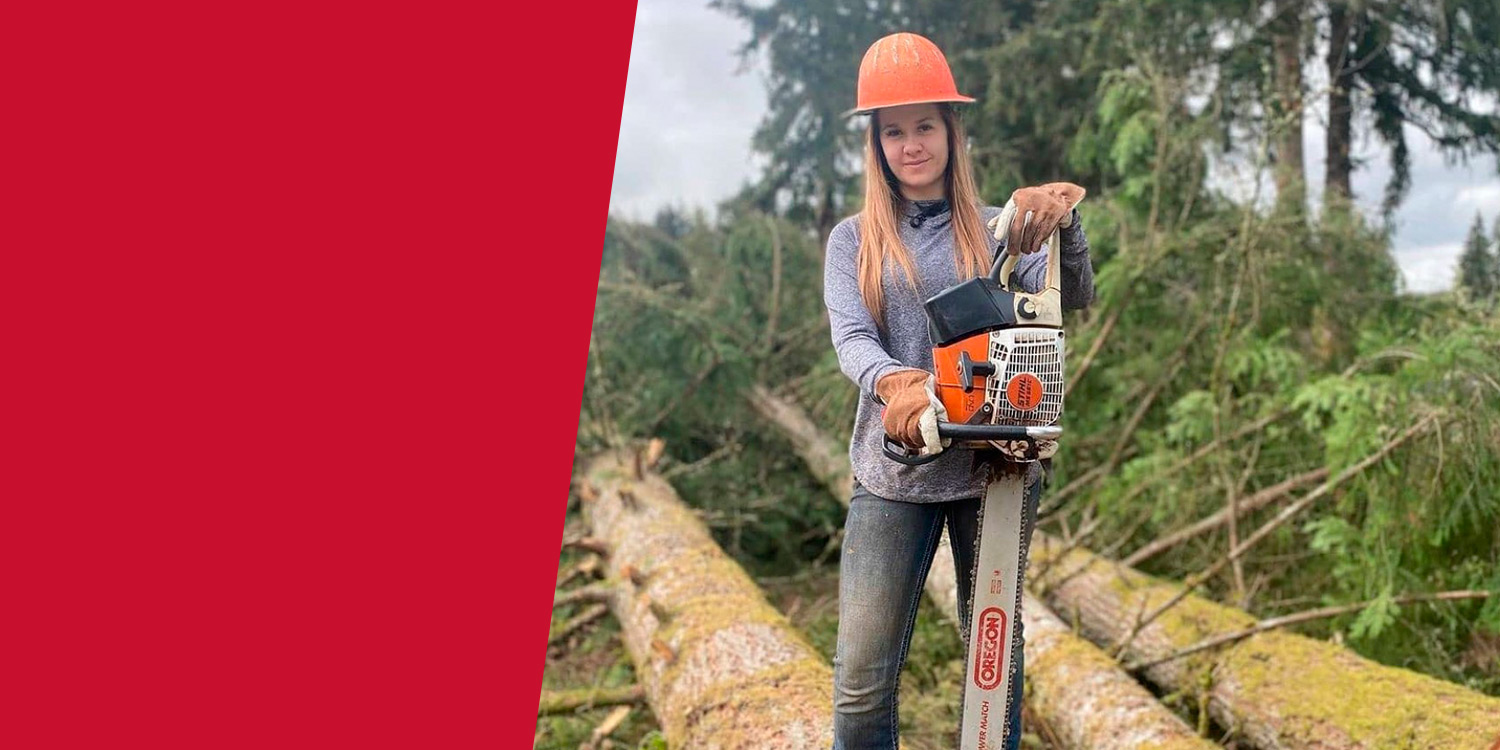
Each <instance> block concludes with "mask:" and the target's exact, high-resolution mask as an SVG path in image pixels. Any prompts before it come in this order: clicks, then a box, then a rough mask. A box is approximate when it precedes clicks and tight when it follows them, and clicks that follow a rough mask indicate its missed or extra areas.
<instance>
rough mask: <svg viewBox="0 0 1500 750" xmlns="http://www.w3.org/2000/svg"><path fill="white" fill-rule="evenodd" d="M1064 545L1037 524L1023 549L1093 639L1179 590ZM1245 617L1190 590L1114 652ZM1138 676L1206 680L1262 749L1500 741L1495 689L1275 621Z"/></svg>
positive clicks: (1141, 657)
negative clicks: (1400, 665) (1275, 625)
mask: <svg viewBox="0 0 1500 750" xmlns="http://www.w3.org/2000/svg"><path fill="white" fill-rule="evenodd" d="M1063 550H1064V547H1063V545H1062V543H1061V542H1059V541H1058V540H1056V539H1054V538H1051V537H1048V536H1047V535H1045V534H1041V533H1038V534H1037V535H1036V537H1035V539H1034V541H1033V544H1032V548H1031V554H1032V559H1033V560H1046V561H1048V562H1049V566H1048V568H1047V576H1046V578H1047V580H1046V581H1042V582H1040V583H1041V584H1042V585H1044V586H1048V588H1047V591H1046V595H1045V599H1046V601H1047V603H1048V604H1050V605H1052V607H1053V608H1054V609H1056V610H1057V611H1058V612H1059V613H1061V614H1062V615H1063V616H1064V617H1069V618H1071V619H1073V620H1074V621H1076V622H1077V623H1078V625H1079V628H1080V631H1081V633H1082V634H1083V635H1084V637H1086V638H1088V639H1089V640H1090V641H1093V642H1094V643H1098V644H1113V643H1115V642H1117V641H1119V640H1120V639H1122V638H1123V637H1124V636H1125V635H1126V634H1127V633H1128V632H1129V630H1130V629H1131V628H1132V626H1133V624H1134V622H1135V618H1136V617H1138V616H1139V614H1140V613H1142V612H1147V611H1151V610H1152V609H1154V608H1156V607H1157V606H1159V605H1161V604H1162V603H1163V602H1165V601H1167V600H1168V599H1170V598H1172V597H1173V596H1174V595H1175V594H1177V593H1178V592H1179V591H1180V590H1181V587H1180V586H1177V585H1175V584H1171V583H1167V582H1164V581H1159V580H1156V579H1153V578H1151V577H1149V576H1146V575H1145V574H1142V573H1140V572H1138V571H1136V570H1134V569H1131V568H1128V567H1125V566H1123V565H1121V564H1119V563H1117V562H1113V561H1109V560H1105V559H1104V558H1101V557H1098V556H1096V555H1094V554H1093V553H1091V552H1088V551H1087V550H1081V549H1073V550H1071V551H1067V552H1066V553H1064V551H1063ZM1054 582H1055V583H1054ZM1048 584H1050V585H1048ZM1254 624H1255V618H1254V617H1253V616H1251V615H1250V614H1248V613H1246V612H1243V611H1241V610H1238V609H1234V608H1231V607H1226V606H1223V605H1220V604H1215V603H1213V602H1210V601H1209V600H1207V599H1204V598H1202V597H1199V596H1192V595H1190V596H1188V597H1187V598H1185V599H1183V600H1182V602H1180V603H1179V604H1178V605H1177V606H1175V607H1173V608H1172V609H1170V610H1168V611H1167V612H1166V613H1164V614H1163V615H1162V616H1161V617H1159V618H1157V619H1156V620H1155V621H1154V622H1153V623H1151V624H1150V625H1148V626H1146V627H1145V628H1143V629H1142V630H1141V632H1140V633H1139V634H1137V635H1136V637H1135V638H1134V639H1133V640H1132V642H1131V643H1130V644H1129V646H1128V647H1127V648H1126V649H1125V650H1124V652H1123V656H1125V657H1126V658H1128V659H1130V660H1132V661H1140V662H1148V661H1150V660H1152V659H1157V658H1161V657H1164V656H1167V655H1170V654H1173V653H1175V652H1176V651H1177V650H1179V649H1182V648H1184V647H1186V646H1190V645H1193V644H1194V643H1196V642H1198V641H1200V640H1202V639H1204V638H1209V637H1213V636H1215V635H1220V634H1223V633H1229V632H1233V631H1236V630H1240V629H1242V628H1246V627H1249V626H1252V625H1254ZM1144 675H1145V677H1146V678H1147V679H1149V680H1150V681H1151V682H1153V683H1155V684H1156V685H1158V686H1160V687H1161V688H1162V689H1163V690H1168V691H1183V692H1189V693H1198V692H1200V691H1202V690H1203V689H1205V688H1206V689H1207V691H1208V696H1207V698H1208V709H1209V712H1210V714H1211V715H1212V716H1213V718H1214V719H1215V720H1216V721H1218V722H1219V723H1220V724H1222V725H1224V726H1226V727H1233V728H1235V730H1236V731H1237V734H1238V736H1239V737H1241V738H1243V739H1244V740H1245V741H1246V742H1248V743H1249V744H1250V745H1252V746H1253V747H1256V748H1261V749H1262V750H1283V749H1286V750H1290V749H1292V748H1317V749H1318V750H1343V749H1345V748H1347V749H1349V750H1354V749H1356V748H1358V749H1359V750H1368V749H1371V748H1385V747H1403V748H1421V749H1430V750H1438V749H1439V748H1443V749H1445V750H1447V749H1451V750H1468V749H1470V748H1472V750H1493V748H1492V746H1493V744H1494V743H1496V742H1500V699H1497V698H1491V697H1489V696H1486V695H1483V694H1480V693H1477V692H1475V691H1472V690H1469V689H1467V688H1464V687H1462V686H1460V685H1456V684H1453V683H1450V682H1445V681H1443V680H1438V679H1435V678H1432V677H1427V676H1425V675H1421V674H1417V673H1416V672H1411V671H1408V670H1404V669H1397V668H1394V667H1386V666H1382V665H1380V664H1376V663H1375V662H1372V661H1370V660H1368V659H1365V658H1363V657H1360V656H1358V655H1356V654H1354V653H1353V652H1351V651H1349V650H1348V649H1345V648H1341V647H1339V646H1336V645H1334V644H1331V643H1327V642H1324V641H1318V640H1314V639H1312V638H1307V637H1304V636H1300V635H1295V634H1291V633H1286V632H1279V631H1272V632H1266V633H1260V634H1257V635H1254V636H1251V637H1249V638H1246V639H1244V640H1242V641H1238V642H1236V643H1233V644H1228V645H1225V646H1223V647H1222V648H1217V649H1210V650H1207V651H1203V652H1200V653H1197V654H1193V655H1190V656H1185V657H1182V658H1179V659H1176V660H1173V661H1169V662H1166V663H1163V664H1159V665H1156V666H1152V667H1148V668H1146V669H1145V670H1144Z"/></svg>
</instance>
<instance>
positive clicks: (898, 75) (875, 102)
mask: <svg viewBox="0 0 1500 750" xmlns="http://www.w3.org/2000/svg"><path fill="white" fill-rule="evenodd" d="M972 101H974V97H971V96H964V95H963V94H960V93H958V87H957V86H955V85H953V71H951V70H949V69H948V60H947V58H945V57H943V52H942V50H939V49H938V48H937V45H936V44H933V43H932V40H930V39H928V38H927V37H924V36H921V35H918V34H912V33H910V32H905V31H903V32H900V33H897V34H891V35H890V36H887V37H882V38H881V39H880V40H879V41H877V42H875V43H874V44H872V45H870V49H869V50H868V51H867V52H865V59H864V60H861V61H860V63H859V96H858V100H857V104H856V106H855V107H854V109H851V110H849V111H848V112H846V113H844V114H845V115H863V114H868V113H870V112H873V111H874V110H877V109H880V108H881V107H895V106H898V105H902V104H922V103H926V102H964V103H967V102H972Z"/></svg>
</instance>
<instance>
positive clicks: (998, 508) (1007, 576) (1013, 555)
mask: <svg viewBox="0 0 1500 750" xmlns="http://www.w3.org/2000/svg"><path fill="white" fill-rule="evenodd" d="M1025 481H1026V480H1025V478H1024V477H1019V476H1018V477H997V478H995V479H994V480H993V481H991V482H990V484H989V487H988V489H987V490H986V491H985V495H984V505H983V507H982V509H981V510H980V517H979V535H978V539H977V542H976V543H977V545H978V547H979V549H978V550H977V551H976V553H975V555H974V574H973V575H972V576H971V577H970V580H971V581H972V585H973V591H972V593H971V595H970V597H969V602H970V612H971V613H972V614H971V615H970V617H969V648H968V659H967V662H966V664H967V669H966V674H965V676H964V708H963V726H962V730H961V734H960V741H959V747H960V748H962V750H994V749H995V748H1004V747H1005V746H1006V740H1007V739H1009V737H1010V734H1011V733H1012V732H1014V731H1016V728H1015V727H1012V726H1010V714H1011V710H1012V708H1013V707H1012V706H1011V700H1012V697H1013V696H1012V691H1013V689H1014V688H1013V685H1012V682H1011V678H1012V671H1013V670H1012V665H1013V663H1014V657H1015V654H1014V653H1012V650H1013V646H1014V643H1013V642H1014V640H1015V637H1014V636H1015V629H1016V626H1017V622H1016V617H1017V616H1018V615H1019V614H1020V612H1021V584H1022V575H1023V572H1024V570H1025V566H1026V560H1025V559H1024V558H1023V557H1022V555H1023V554H1024V549H1023V544H1022V542H1023V539H1022V538H1021V537H1022V534H1023V533H1024V520H1025V518H1024V516H1025V501H1026V500H1025V490H1026V485H1025ZM997 730H998V731H997Z"/></svg>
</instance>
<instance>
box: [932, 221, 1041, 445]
mask: <svg viewBox="0 0 1500 750" xmlns="http://www.w3.org/2000/svg"><path fill="white" fill-rule="evenodd" d="M1056 240H1057V235H1056V234H1054V235H1053V236H1052V242H1051V243H1050V244H1051V246H1052V247H1054V248H1055V247H1057V244H1056ZM1057 262H1058V261H1057V258H1056V257H1048V263H1047V266H1048V268H1047V281H1046V284H1045V286H1044V288H1043V289H1042V290H1041V291H1039V292H1038V293H1036V294H1025V293H1021V292H1012V291H1010V290H1009V289H1007V288H1006V287H1005V286H1003V285H1001V284H1000V283H998V282H999V280H1008V279H1009V276H1010V270H1011V269H1012V268H1013V267H1014V259H1013V258H1007V259H1006V262H1005V263H1004V265H1002V266H1000V267H999V269H997V271H996V272H995V274H994V276H996V277H998V279H992V278H987V277H980V278H976V279H971V280H969V281H966V282H964V283H962V284H959V285H957V286H955V287H953V288H951V289H948V290H945V291H943V292H942V293H940V294H938V295H936V296H934V297H932V298H931V299H929V300H927V302H926V303H925V304H926V308H927V317H928V321H929V329H928V332H929V334H930V336H931V338H932V344H933V349H932V364H933V371H934V374H935V375H936V383H937V395H938V398H940V399H941V400H942V402H943V406H944V407H945V408H946V409H947V411H948V421H949V422H956V423H961V424H975V425H977V424H997V425H1014V426H1019V427H1046V426H1053V425H1057V424H1058V422H1059V420H1060V419H1061V417H1062V408H1063V390H1064V381H1063V351H1064V348H1063V330H1062V306H1061V299H1060V298H1061V293H1060V291H1059V288H1058V283H1057ZM971 447H987V448H994V449H997V450H998V451H999V452H1000V453H1001V454H1003V455H1004V456H1005V457H1007V458H1009V459H1010V460H1013V461H1018V462H1026V461H1035V460H1037V459H1039V458H1048V457H1050V456H1051V455H1052V454H1053V453H1055V452H1056V451H1057V441H1055V440H1040V441H1033V442H1026V441H1014V442H1010V441H1006V442H997V441H986V442H984V443H980V444H978V445H974V446H971Z"/></svg>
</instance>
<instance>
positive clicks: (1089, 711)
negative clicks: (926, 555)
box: [750, 385, 1218, 750]
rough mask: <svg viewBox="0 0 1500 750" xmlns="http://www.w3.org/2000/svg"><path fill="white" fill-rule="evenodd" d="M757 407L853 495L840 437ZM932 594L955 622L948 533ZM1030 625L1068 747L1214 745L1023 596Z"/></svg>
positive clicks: (1042, 696)
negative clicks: (833, 436) (834, 438)
mask: <svg viewBox="0 0 1500 750" xmlns="http://www.w3.org/2000/svg"><path fill="white" fill-rule="evenodd" d="M750 401H751V403H752V404H753V405H754V406H755V409H756V411H757V412H759V413H760V414H761V415H762V416H763V417H765V418H766V419H767V420H768V421H769V422H771V423H772V424H774V425H775V426H776V427H778V428H779V429H780V431H781V432H782V434H783V435H785V436H786V437H787V439H788V440H789V441H790V442H791V443H792V446H793V449H794V450H795V451H796V453H797V455H798V456H799V457H801V458H802V459H803V462H804V463H806V464H807V467H808V469H809V470H810V471H811V472H812V474H813V476H814V477H816V478H817V479H818V480H819V481H820V482H822V483H823V484H824V486H826V487H827V488H828V489H829V492H830V494H832V495H833V496H834V497H835V498H836V499H837V500H838V501H839V502H840V503H843V504H845V505H847V504H848V503H849V497H850V494H851V475H850V471H849V459H848V456H847V454H846V453H845V451H844V449H843V448H842V447H841V446H839V445H838V444H837V442H836V441H834V440H832V439H831V438H829V437H828V436H827V435H826V434H825V433H823V432H822V431H821V430H819V429H818V428H817V427H816V426H815V425H814V424H813V423H812V420H810V419H808V418H807V415H806V413H805V412H803V411H802V409H801V408H800V407H798V406H797V405H796V404H794V403H792V402H790V401H787V400H785V399H782V398H779V397H777V396H776V395H774V394H772V393H771V392H770V391H769V390H768V389H766V388H764V387H762V386H759V385H757V386H755V387H754V388H753V389H752V394H751V396H750ZM926 590H927V596H928V598H929V599H931V600H932V602H933V603H934V604H935V605H937V607H938V610H939V611H940V612H942V613H943V616H944V617H947V618H948V619H949V620H950V621H952V622H953V623H954V625H958V623H959V620H958V579H957V576H956V574H955V572H954V569H953V553H952V551H951V550H950V548H949V542H948V532H947V530H946V529H944V530H943V534H942V541H941V543H940V545H939V547H938V550H937V552H936V553H935V555H934V557H933V561H932V568H931V570H930V571H929V572H928V573H927V583H926ZM1021 621H1022V623H1023V625H1024V628H1025V633H1026V643H1025V657H1026V679H1027V681H1028V682H1029V683H1030V685H1031V692H1030V698H1029V700H1028V704H1027V705H1028V707H1029V708H1030V709H1031V711H1032V712H1033V713H1035V714H1036V715H1037V716H1038V717H1040V718H1041V720H1042V721H1043V722H1045V723H1047V724H1048V725H1049V726H1051V727H1052V728H1053V730H1054V731H1055V732H1056V733H1057V736H1058V740H1060V741H1061V742H1062V743H1063V747H1065V748H1068V749H1069V750H1116V749H1118V750H1133V749H1134V748H1159V749H1160V750H1169V749H1170V750H1211V749H1212V748H1216V747H1218V745H1215V744H1214V743H1212V742H1209V741H1208V740H1205V739H1203V738H1201V737H1199V736H1198V735H1197V734H1196V733H1195V732H1194V731H1193V730H1192V729H1191V728H1190V727H1188V725H1187V724H1186V723H1185V722H1183V721H1182V719H1180V718H1178V717H1177V715H1176V714H1174V713H1172V712H1171V711H1170V710H1168V709H1167V708H1166V707H1165V706H1163V705H1162V704H1161V703H1159V702H1158V701H1157V700H1156V699H1155V698H1154V697H1153V696H1152V695H1151V693H1149V692H1148V691H1147V690H1146V689H1145V688H1143V687H1141V685H1140V684H1139V683H1137V682H1136V681H1135V680H1134V679H1133V678H1131V677H1130V675H1128V674H1126V673H1125V672H1123V671H1121V670H1120V668H1119V665H1118V664H1116V663H1115V662H1114V660H1112V659H1110V658H1109V657H1108V656H1106V655H1105V654H1104V652H1102V651H1100V650H1099V649H1098V648H1096V647H1095V646H1093V645H1092V644H1090V643H1088V642H1087V641H1084V640H1083V639H1082V638H1079V637H1077V636H1075V635H1073V633H1072V632H1071V631H1070V630H1069V629H1068V627H1067V626H1065V625H1063V623H1062V622H1061V621H1060V620H1058V619H1057V617H1056V616H1055V615H1053V614H1052V613H1051V612H1050V611H1049V610H1047V608H1046V607H1045V606H1043V605H1042V604H1041V602H1039V601H1037V600H1036V599H1034V598H1032V597H1031V596H1026V597H1025V598H1024V602H1023V603H1022V606H1021Z"/></svg>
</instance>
